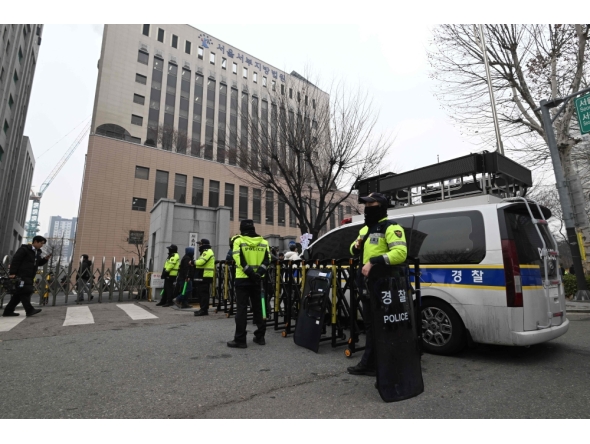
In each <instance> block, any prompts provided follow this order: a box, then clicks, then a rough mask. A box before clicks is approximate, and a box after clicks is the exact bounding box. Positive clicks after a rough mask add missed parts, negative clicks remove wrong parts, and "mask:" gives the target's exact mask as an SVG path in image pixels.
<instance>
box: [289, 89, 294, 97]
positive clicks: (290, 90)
mask: <svg viewBox="0 0 590 444" xmlns="http://www.w3.org/2000/svg"><path fill="white" fill-rule="evenodd" d="M289 98H290V99H292V98H293V88H289Z"/></svg>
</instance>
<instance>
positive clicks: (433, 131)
mask: <svg viewBox="0 0 590 444" xmlns="http://www.w3.org/2000/svg"><path fill="white" fill-rule="evenodd" d="M33 3H34V4H35V3H36V5H33V6H32V7H31V9H30V10H31V11H35V12H34V14H32V15H30V16H29V15H27V16H23V15H22V11H14V12H15V13H16V14H17V15H15V16H14V18H13V20H12V22H17V21H21V22H29V21H35V20H34V19H36V21H37V22H44V23H47V22H50V21H52V20H54V21H55V20H59V21H69V22H71V23H79V22H83V21H88V20H97V21H99V20H100V21H105V22H113V20H119V21H121V22H125V21H127V22H135V21H137V20H138V19H139V18H143V19H144V20H142V22H145V23H152V22H158V23H161V22H167V23H174V22H179V21H180V22H182V21H184V20H183V19H186V18H188V17H191V16H192V17H194V19H195V20H198V19H199V18H203V19H204V22H197V21H195V22H194V23H191V25H193V26H195V27H197V28H199V29H200V30H202V31H205V32H206V33H208V34H209V35H211V36H212V37H213V39H216V38H217V39H219V40H223V41H225V42H227V43H228V44H231V45H233V46H234V47H237V48H239V49H241V50H243V51H245V52H248V53H250V54H252V55H254V56H255V57H257V58H259V59H261V60H263V61H265V62H268V63H269V64H272V65H274V66H277V67H278V68H281V69H284V70H285V71H287V72H291V71H292V70H295V71H297V72H299V73H301V74H303V73H305V72H306V69H307V68H309V69H310V70H311V71H312V72H313V73H315V74H316V75H319V76H320V78H321V80H322V81H324V82H328V81H330V80H331V79H333V78H338V79H341V80H344V81H345V82H346V83H347V84H349V85H351V87H355V86H357V85H359V84H360V85H361V86H362V87H363V88H365V89H366V90H367V92H368V94H369V95H371V96H372V97H373V99H374V104H375V108H376V109H377V110H379V111H380V119H379V128H380V130H381V131H383V132H391V133H392V134H394V135H395V136H396V141H395V143H394V146H393V150H392V152H391V153H390V155H389V157H388V159H386V161H385V162H384V164H383V171H390V170H391V171H395V172H402V171H406V170H410V169H414V168H418V167H421V166H424V165H428V164H431V163H435V162H436V161H437V155H438V156H440V160H441V161H443V160H447V159H451V158H454V157H458V156H461V155H465V154H468V153H469V152H472V151H473V152H475V151H480V150H481V149H482V147H478V146H476V145H474V144H472V143H470V142H469V141H467V140H465V139H464V138H462V136H461V134H460V132H459V130H458V129H457V128H455V127H454V126H453V125H452V123H451V121H450V119H449V118H448V117H447V115H446V114H445V113H444V112H443V111H442V110H441V108H440V105H439V104H438V102H437V101H436V99H435V98H434V96H433V94H432V93H433V89H434V88H435V84H434V83H433V81H431V80H430V79H429V78H428V70H429V65H428V62H427V57H426V48H427V46H428V44H429V39H430V38H431V33H430V29H431V28H432V26H434V25H429V24H428V23H435V22H451V21H452V22H457V21H469V19H471V21H473V20H474V19H475V18H476V17H464V14H465V13H466V8H473V3H472V2H465V3H463V2H456V1H453V2H448V1H447V2H444V4H443V2H430V1H426V2H421V3H416V4H412V5H411V6H407V5H404V6H402V5H400V4H397V3H394V2H387V3H385V2H382V3H379V2H372V1H364V2H352V1H340V2H318V1H316V2H311V1H300V2H297V3H290V6H289V9H286V10H284V11H281V10H279V9H278V8H279V6H277V5H279V3H277V2H257V3H248V2H243V1H242V2H232V1H229V2H228V1H223V2H219V3H216V4H215V5H212V6H206V5H205V6H203V5H197V4H196V3H194V2H179V1H166V2H165V5H166V7H165V8H163V4H164V3H162V2H150V1H148V2H141V3H137V2H134V3H130V6H125V4H124V3H123V2H113V1H110V0H107V1H101V2H100V3H99V4H100V5H101V7H100V8H99V9H100V11H95V10H93V11H92V13H91V14H90V13H88V14H87V13H84V14H83V15H82V14H81V13H80V12H78V11H81V10H82V9H85V6H84V5H83V4H81V3H79V2H65V1H57V2H51V7H49V6H48V5H47V4H46V3H44V2H38V3H37V2H33ZM502 4H506V5H508V4H510V2H503V1H500V2H495V3H494V9H495V10H496V11H497V9H496V8H498V7H500V6H501V5H502ZM96 5H97V4H95V6H96ZM133 5H135V6H133ZM140 5H141V7H140ZM150 5H151V6H150ZM156 5H157V7H156ZM469 5H470V6H469ZM93 9H94V8H93ZM161 9H166V11H161ZM140 10H141V11H142V12H143V13H144V14H145V13H148V14H149V12H150V11H156V10H157V15H154V14H152V16H145V17H138V16H137V13H138V12H139V11H140ZM467 10H468V9H467ZM63 11H66V12H65V15H64V13H63ZM102 11H105V12H102ZM113 11H117V14H116V16H115V15H113V14H112V12H113ZM471 13H472V14H473V12H471ZM68 14H74V15H72V16H69V17H68ZM3 15H4V13H3ZM9 17H10V18H12V16H11V15H10V14H9ZM486 17H488V16H487V15H486ZM489 18H497V19H498V20H499V19H500V17H493V16H489ZM510 18H511V19H512V20H514V19H515V17H514V15H511V16H510ZM206 19H209V21H217V22H220V21H225V22H226V24H213V23H207V22H206ZM461 19H464V20H461ZM4 20H6V19H4ZM479 21H482V20H481V19H480V20H479ZM490 21H491V20H490ZM298 22H312V24H298ZM313 22H315V23H313ZM230 23H233V24H230ZM102 28H103V27H102V25H90V24H85V25H59V24H47V25H45V28H44V34H43V42H42V45H41V48H40V54H39V60H38V64H37V70H36V73H35V80H34V84H33V89H32V96H31V101H30V105H29V113H28V117H27V123H26V127H25V132H24V134H25V135H27V136H29V138H30V139H31V144H32V147H33V151H34V153H35V157H36V162H37V163H36V166H35V174H34V177H33V186H34V189H35V190H38V189H39V187H40V185H41V184H42V183H43V181H44V180H45V178H46V177H47V176H48V175H49V174H50V172H51V171H52V170H53V168H54V167H55V165H56V164H57V163H58V162H59V160H60V159H61V157H62V156H63V154H64V153H65V152H66V151H67V149H68V148H69V147H70V145H71V144H72V142H73V141H74V139H75V138H76V136H77V135H78V133H79V131H80V129H81V128H82V125H80V124H81V123H82V122H83V121H84V120H85V119H87V118H89V117H90V116H91V114H92V107H93V103H94V92H95V88H96V78H97V74H98V70H97V62H98V59H99V57H100V46H101V36H102ZM320 86H321V85H320ZM78 125H80V126H79V128H78V129H76V130H74V128H75V127H76V126H78ZM68 133H70V134H69V135H68ZM87 140H88V138H87V137H86V138H85V139H84V140H83V141H82V143H81V144H80V146H79V147H78V149H77V150H76V152H75V153H74V155H73V156H72V157H71V158H70V160H69V161H68V163H67V164H66V165H65V166H64V167H63V169H62V170H61V172H60V173H59V175H58V176H57V177H56V179H55V180H54V181H53V182H52V184H51V185H50V187H49V188H48V189H47V191H46V192H45V195H44V196H43V199H42V201H41V209H40V217H39V222H40V233H41V234H44V233H46V232H48V231H49V218H50V216H54V215H60V216H62V217H67V218H71V217H75V216H77V212H78V204H79V199H80V191H81V187H82V177H83V169H84V158H85V154H86V150H87V145H88V142H87ZM58 141H59V142H58ZM56 142H58V143H56ZM487 148H488V149H490V150H493V149H494V147H487ZM29 211H30V210H29ZM28 218H29V213H27V219H28Z"/></svg>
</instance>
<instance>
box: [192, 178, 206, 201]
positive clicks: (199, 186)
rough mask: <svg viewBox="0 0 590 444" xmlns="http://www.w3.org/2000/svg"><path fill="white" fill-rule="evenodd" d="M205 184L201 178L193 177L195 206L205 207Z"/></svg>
mask: <svg viewBox="0 0 590 444" xmlns="http://www.w3.org/2000/svg"><path fill="white" fill-rule="evenodd" d="M203 184H204V180H203V179H202V178H200V177H193V198H192V201H191V203H192V204H193V205H203Z"/></svg>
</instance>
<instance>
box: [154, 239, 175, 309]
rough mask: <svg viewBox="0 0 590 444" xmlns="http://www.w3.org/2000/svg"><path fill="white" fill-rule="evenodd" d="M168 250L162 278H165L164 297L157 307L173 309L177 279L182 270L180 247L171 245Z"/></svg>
mask: <svg viewBox="0 0 590 444" xmlns="http://www.w3.org/2000/svg"><path fill="white" fill-rule="evenodd" d="M166 248H167V249H168V258H167V259H166V263H165V264H164V270H163V271H162V277H164V295H163V296H162V300H161V301H160V302H158V303H157V304H156V305H157V306H161V307H172V305H173V304H174V303H173V300H174V287H175V286H176V277H177V275H178V270H179V268H180V256H179V255H178V247H177V246H176V245H174V244H171V245H170V246H169V247H166Z"/></svg>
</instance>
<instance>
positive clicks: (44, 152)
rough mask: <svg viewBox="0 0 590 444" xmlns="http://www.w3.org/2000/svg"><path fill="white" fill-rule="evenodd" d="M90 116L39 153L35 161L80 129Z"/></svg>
mask: <svg viewBox="0 0 590 444" xmlns="http://www.w3.org/2000/svg"><path fill="white" fill-rule="evenodd" d="M90 117H91V116H90V115H89V116H87V117H86V118H85V119H84V120H82V122H80V123H79V124H78V125H76V126H75V127H74V128H72V130H71V131H70V132H69V133H67V134H66V135H65V136H63V137H62V138H61V139H59V140H58V141H57V142H55V143H54V144H53V145H51V146H50V147H49V148H47V149H46V150H45V151H43V153H41V154H40V155H39V156H37V158H36V159H40V158H41V157H42V156H43V155H44V154H47V153H48V152H49V150H51V149H52V148H53V147H54V146H55V145H57V144H58V143H59V142H61V141H62V140H64V139H65V138H66V137H68V136H69V135H70V134H72V133H73V132H74V131H75V130H76V129H78V128H79V127H80V125H82V124H84V123H85V122H86V121H87V120H88V119H90Z"/></svg>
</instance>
